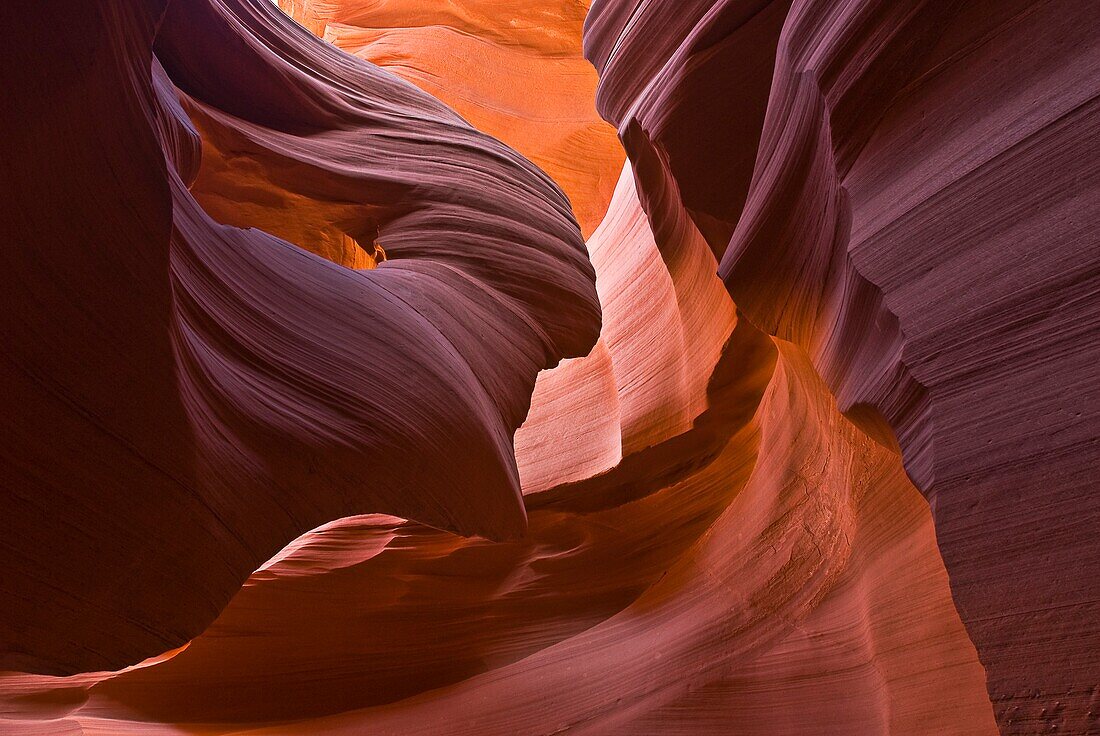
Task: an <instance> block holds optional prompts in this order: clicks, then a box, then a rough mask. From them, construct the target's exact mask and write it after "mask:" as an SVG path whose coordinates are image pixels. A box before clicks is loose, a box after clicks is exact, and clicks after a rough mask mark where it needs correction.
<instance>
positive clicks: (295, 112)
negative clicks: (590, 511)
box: [0, 0, 599, 674]
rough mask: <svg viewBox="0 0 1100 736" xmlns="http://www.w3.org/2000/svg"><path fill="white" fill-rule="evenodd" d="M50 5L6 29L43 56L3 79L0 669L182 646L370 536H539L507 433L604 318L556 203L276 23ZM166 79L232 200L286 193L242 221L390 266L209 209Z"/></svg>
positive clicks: (519, 171)
mask: <svg viewBox="0 0 1100 736" xmlns="http://www.w3.org/2000/svg"><path fill="white" fill-rule="evenodd" d="M44 12H46V13H47V16H46V17H39V18H36V19H34V20H33V21H32V20H30V19H28V18H10V19H9V18H5V21H8V20H10V23H9V24H8V25H7V26H6V27H8V28H12V29H16V30H18V31H19V33H16V34H15V35H17V36H18V39H16V40H15V43H16V48H15V51H16V52H17V54H20V53H21V54H22V55H23V58H22V61H21V63H18V64H13V65H10V68H8V69H6V70H5V73H4V74H5V88H6V89H8V90H9V91H10V94H11V96H12V98H13V100H18V102H14V103H13V104H15V105H16V107H15V108H14V109H12V110H10V111H8V112H7V113H6V114H5V115H4V120H5V131H4V135H3V136H2V137H3V138H4V141H5V146H6V150H5V152H4V162H5V167H6V168H7V169H8V174H7V175H5V177H4V182H5V192H4V195H5V196H4V202H5V210H4V212H5V214H4V221H5V236H6V237H7V238H9V246H8V247H6V248H5V249H4V252H5V254H6V255H5V258H6V259H7V261H6V264H5V265H6V268H5V269H4V273H5V276H4V278H5V293H6V294H7V300H8V303H9V304H10V307H11V308H10V309H8V310H5V316H4V317H3V320H4V322H3V324H4V327H3V333H4V346H5V348H4V354H5V360H4V366H5V367H4V377H3V381H4V383H5V385H6V386H8V387H9V391H11V394H10V395H11V396H12V397H13V400H11V401H8V402H6V406H5V412H4V421H5V423H6V426H7V427H8V429H7V431H6V432H5V435H6V437H7V439H8V441H6V442H5V443H4V448H3V453H4V456H3V458H4V459H3V463H4V467H5V473H4V476H5V486H6V487H5V492H4V493H3V495H2V499H3V500H2V503H3V509H2V510H0V516H3V518H4V519H5V535H6V536H7V538H9V539H13V540H17V544H12V545H5V546H4V548H3V550H4V551H3V555H4V556H3V559H2V560H0V569H3V570H4V580H3V590H4V597H5V599H6V600H8V601H10V605H7V606H6V610H5V613H4V616H3V617H2V619H0V621H2V624H0V626H2V628H0V643H2V644H0V651H2V658H0V666H2V667H4V668H8V669H24V670H27V671H36V672H44V673H49V674H65V673H71V672H75V671H82V670H92V669H111V668H117V667H120V666H123V665H126V664H130V663H133V662H135V661H137V660H140V659H142V658H143V657H146V656H150V655H154V654H157V653H159V652H161V651H164V650H165V649H168V648H171V647H174V646H179V645H180V644H183V643H185V642H186V641H188V640H189V639H191V638H192V637H193V636H195V635H196V634H198V633H199V632H201V631H202V630H203V629H204V628H205V627H206V625H207V624H208V623H209V622H210V621H211V620H213V618H214V617H215V616H216V615H217V613H218V611H219V610H220V609H221V608H223V607H224V606H225V604H226V603H227V602H228V600H229V598H230V597H231V596H232V594H233V593H234V592H236V590H237V589H238V587H239V586H240V584H241V583H242V582H243V580H244V579H245V578H246V577H247V576H248V575H249V574H250V573H251V572H252V571H253V570H255V569H256V568H257V567H258V566H259V565H260V563H262V562H263V561H264V560H265V559H267V558H269V557H271V556H272V555H273V554H274V553H275V552H277V551H278V550H279V549H280V548H282V547H283V546H284V545H285V544H286V543H287V542H289V541H290V540H292V539H293V538H294V537H296V536H298V535H300V534H301V533H303V532H305V531H308V530H309V529H311V528H313V527H316V526H318V525H319V524H321V523H323V522H325V521H329V520H331V519H334V518H339V517H342V516H347V515H348V514H353V513H363V512H385V513H395V514H400V515H402V516H404V517H407V518H415V519H418V520H420V521H423V522H426V523H429V524H432V525H436V526H439V527H441V528H447V529H453V530H456V531H460V532H464V533H480V534H485V535H487V536H491V537H501V538H503V537H510V536H516V535H518V534H520V533H522V531H523V528H524V525H525V521H524V511H523V506H522V503H520V501H519V483H518V474H517V470H516V466H515V460H514V456H513V450H512V433H513V432H514V430H515V428H516V427H517V426H518V425H519V424H520V423H521V422H522V421H523V418H524V416H525V415H526V414H527V409H528V402H529V399H530V393H531V388H532V386H533V383H534V379H535V375H536V373H537V372H538V370H539V369H540V368H545V367H549V366H551V365H553V364H554V363H556V362H557V360H558V359H559V358H560V357H562V356H565V355H579V354H584V353H586V352H587V351H588V349H589V347H590V346H591V345H592V343H593V342H594V341H595V338H596V328H597V326H598V324H599V311H598V304H597V302H596V294H595V290H594V289H593V276H592V270H591V266H590V265H589V263H588V260H587V258H586V257H585V255H584V250H583V245H582V242H581V240H580V236H579V233H578V231H577V226H576V224H575V222H574V221H573V219H572V217H571V214H570V211H569V207H568V203H567V202H566V201H565V198H564V197H563V196H562V195H561V193H560V190H558V189H557V187H555V186H554V185H553V184H552V183H551V182H550V180H549V179H547V178H546V177H545V175H544V174H542V173H541V172H540V171H539V170H538V169H536V168H535V167H533V166H532V165H531V164H529V163H527V162H526V161H525V160H524V159H522V158H521V157H519V156H518V155H516V154H515V153H513V152H512V151H510V150H509V149H507V148H506V147H504V146H503V145H501V144H499V143H497V142H496V141H494V140H493V139H491V138H489V137H487V136H485V135H483V134H480V133H478V132H476V131H474V130H473V129H471V128H469V127H468V126H467V125H466V124H465V123H463V122H462V121H461V120H460V119H459V118H458V117H457V116H456V115H454V113H452V112H451V111H449V110H448V109H447V108H445V107H444V106H443V105H441V104H440V103H438V102H436V101H434V100H433V99H432V98H430V97H428V96H427V95H425V94H423V93H421V92H419V91H418V90H416V89H415V88H413V87H411V86H410V85H408V84H406V83H404V82H401V81H400V80H397V79H396V78H394V77H392V76H391V75H388V74H386V73H384V72H381V71H379V70H377V69H375V68H373V67H370V66H368V65H366V64H363V63H356V62H354V61H353V60H351V59H349V58H348V57H346V56H344V55H342V54H340V53H339V52H338V51H336V50H335V49H333V48H332V47H331V46H329V45H327V44H325V43H324V42H322V41H321V40H319V39H316V38H315V37H313V36H311V35H309V34H308V33H307V32H305V31H304V30H303V29H301V28H300V27H298V26H297V25H295V24H294V23H293V22H291V21H290V20H289V19H287V18H286V17H285V16H284V15H282V14H281V13H279V11H278V10H277V9H276V8H274V7H272V6H270V5H269V4H267V3H263V2H258V1H257V2H243V1H242V2H234V1H232V0H227V1H226V2H218V1H217V0H210V2H199V3H171V4H170V5H169V6H168V8H167V9H166V10H165V9H164V8H158V7H152V6H147V5H145V4H143V3H139V2H131V3H125V4H122V5H118V4H116V3H89V4H87V7H86V8H84V9H83V10H82V11H81V13H82V15H81V16H80V17H79V18H76V19H71V18H68V17H63V16H64V15H65V12H67V9H66V10H65V11H63V9H62V8H61V7H60V6H59V5H58V6H57V7H53V6H49V7H47V8H46V10H45V11H44ZM49 13H55V14H56V18H54V20H56V21H57V22H56V23H54V22H49V21H50V20H51V18H53V16H50V15H49ZM77 21H79V22H77ZM53 26H62V27H64V29H65V30H64V31H63V32H61V33H60V34H54V32H53V31H50V30H48V29H49V28H51V27H53ZM51 34H53V35H51ZM47 36H48V38H47ZM154 43H155V54H156V55H155V60H154V56H153V50H154ZM77 49H81V50H84V49H86V51H82V53H88V54H90V55H91V60H92V62H91V63H89V64H88V65H86V66H82V67H81V68H80V69H75V70H74V69H72V68H71V59H72V55H73V53H74V51H75V50H77ZM51 54H52V55H51ZM32 58H33V59H34V60H35V61H34V63H32V62H31V59H32ZM161 65H163V68H164V69H165V70H166V71H167V76H166V75H165V73H164V72H163V71H161ZM176 88H178V89H179V90H181V92H182V93H183V94H185V95H186V98H187V100H188V104H189V106H190V107H192V108H194V109H197V110H199V111H200V112H201V114H202V116H203V121H204V127H205V128H206V129H213V130H214V131H215V133H214V136H212V137H214V138H215V139H216V140H217V142H218V143H221V142H222V141H226V140H228V141H230V142H231V145H229V146H228V147H226V148H224V149H221V150H222V151H223V152H224V153H225V157H226V158H227V159H231V160H232V161H233V165H234V166H235V167H239V168H240V169H242V170H244V172H245V175H243V176H242V177H241V178H239V179H238V180H237V181H238V182H239V183H240V184H241V187H242V188H248V187H249V185H250V184H252V183H254V181H255V180H256V178H263V179H264V180H265V181H267V182H269V184H268V185H267V186H265V187H263V188H260V187H259V186H255V187H251V188H248V191H247V195H245V196H243V197H241V198H240V199H241V201H242V202H244V203H246V206H245V207H242V210H243V212H241V213H238V214H239V219H247V214H248V213H249V212H250V210H248V209H247V203H248V202H261V203H263V204H259V205H257V206H256V211H260V212H267V211H268V210H269V209H271V208H273V207H275V206H276V205H273V204H272V203H273V202H274V203H277V202H279V200H280V199H281V198H286V199H288V200H291V201H294V202H296V203H298V202H301V200H302V199H306V200H308V202H307V203H305V204H300V205H299V206H298V207H296V208H295V207H288V208H287V210H288V211H289V212H290V215H289V216H293V215H294V213H295V212H297V211H301V210H306V211H311V212H314V213H317V214H318V215H319V216H325V215H332V214H333V213H334V212H335V211H337V210H338V211H339V212H340V217H339V218H338V219H335V220H334V221H330V224H331V226H334V227H338V228H340V229H341V230H342V231H343V232H344V233H346V234H347V235H349V236H350V237H352V238H354V239H355V240H356V241H358V242H360V243H364V244H365V243H372V242H377V243H378V244H379V245H381V246H382V247H383V248H384V251H385V253H386V254H387V257H388V260H387V261H386V262H385V263H383V264H381V265H380V266H379V267H378V268H377V269H374V270H359V271H355V270H351V269H348V268H345V267H343V266H339V265H335V264H332V263H329V262H328V261H325V260H323V259H321V258H318V257H316V256H314V255H312V254H310V253H308V252H307V251H304V250H302V249H301V248H300V247H296V246H295V245H292V244H290V243H288V242H286V241H282V240H279V239H277V238H274V237H272V236H270V235H268V234H267V233H265V232H263V231H261V230H257V229H244V230H240V229H237V228H234V227H227V226H223V225H220V224H218V223H217V222H215V221H214V220H213V219H211V218H210V216H209V215H208V214H207V213H206V211H205V210H203V209H202V207H200V206H199V205H198V204H197V203H196V201H195V200H194V199H193V198H192V196H191V195H190V193H189V192H188V191H187V188H186V184H187V182H189V181H191V180H192V179H193V178H194V176H195V173H196V167H197V166H198V165H199V164H200V152H199V150H198V136H197V135H196V134H195V132H194V130H193V129H192V128H191V126H190V123H189V121H188V118H187V116H186V115H185V114H184V113H183V111H182V109H181V108H180V106H179V104H178V103H177V102H176V98H175V95H176ZM82 108H84V109H87V110H89V111H91V113H90V114H84V113H82V112H81V109H82ZM58 140H60V143H59V144H58V145H54V142H55V141H58ZM215 145H217V143H216V144H215ZM257 172H259V176H258V177H257ZM303 192H304V193H303ZM229 196H232V193H230V195H229ZM296 198H297V199H296ZM265 205H266V206H265ZM235 224H238V225H243V224H247V223H245V222H237V223H235ZM255 224H258V225H260V226H265V227H266V226H269V225H270V224H271V221H270V219H269V218H260V219H259V221H258V222H257V223H255ZM271 229H273V230H277V228H271ZM32 244H38V245H32ZM302 245H303V246H306V247H310V246H315V243H314V242H312V241H308V242H303V243H302ZM375 252H377V251H375ZM32 553H33V556H31V555H32ZM51 591H52V592H51ZM47 600H48V601H51V605H50V606H49V607H48V608H46V609H45V610H43V605H42V603H43V601H47Z"/></svg>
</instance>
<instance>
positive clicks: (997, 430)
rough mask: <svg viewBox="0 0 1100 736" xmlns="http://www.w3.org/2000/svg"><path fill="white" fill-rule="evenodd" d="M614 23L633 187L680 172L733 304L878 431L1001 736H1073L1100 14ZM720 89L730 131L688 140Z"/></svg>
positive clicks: (1097, 670) (1093, 659) (592, 34)
mask: <svg viewBox="0 0 1100 736" xmlns="http://www.w3.org/2000/svg"><path fill="white" fill-rule="evenodd" d="M625 5H626V4H624V3H615V2H597V3H596V6H595V7H594V8H593V11H592V14H591V15H590V20H589V28H588V31H589V33H588V37H587V38H588V42H589V47H588V52H589V55H590V58H592V59H593V61H594V63H596V65H597V66H598V67H599V68H600V69H601V79H602V87H601V90H600V95H599V100H600V103H601V110H603V111H604V113H605V114H606V115H607V116H608V117H609V119H612V120H613V121H614V122H615V123H616V124H617V125H619V127H620V130H621V131H623V133H624V142H625V144H626V146H627V149H628V153H629V155H630V156H631V158H633V159H635V160H656V161H659V162H660V166H658V167H655V169H656V171H655V172H654V173H653V174H651V175H650V176H649V178H648V179H646V176H645V174H643V175H642V178H643V182H642V185H641V186H642V189H643V190H645V189H646V188H650V189H653V190H655V191H659V190H661V189H663V188H665V187H666V186H667V185H666V183H665V179H667V178H672V179H673V180H675V182H676V185H677V186H678V187H679V189H680V191H681V192H682V193H683V202H684V204H685V206H686V207H687V208H688V210H689V212H691V213H692V216H693V217H694V218H695V220H696V223H697V224H698V226H699V227H700V228H701V229H702V230H703V231H704V232H706V233H707V234H708V235H709V237H710V241H711V244H712V246H713V247H714V249H715V251H716V252H717V253H720V254H724V255H723V257H722V267H721V274H722V276H723V278H724V280H725V281H726V284H727V286H728V287H729V289H730V293H731V294H732V296H733V298H734V299H735V300H736V302H737V304H738V307H739V308H740V309H742V310H744V313H745V314H746V315H747V316H748V317H749V318H750V319H751V320H752V321H753V322H754V323H755V324H756V325H758V326H760V327H761V328H763V329H765V330H767V331H769V332H771V333H772V334H775V335H777V336H779V337H782V338H784V339H788V340H792V341H794V342H796V343H797V344H799V345H800V346H802V347H803V348H804V349H805V350H806V351H807V352H808V354H809V355H810V356H811V357H812V360H813V362H814V365H815V367H816V369H817V370H818V371H819V373H820V374H821V375H822V376H823V377H824V378H825V380H826V382H827V383H828V385H829V386H830V389H831V390H832V391H833V393H834V394H835V395H836V396H837V397H838V399H839V403H840V406H841V408H842V409H843V410H844V411H845V412H846V413H847V414H848V416H850V417H851V418H853V419H854V420H856V421H857V422H858V423H860V425H861V426H863V427H864V428H865V429H866V430H867V431H868V432H870V433H871V434H872V435H874V436H876V437H877V438H879V439H880V441H882V442H883V443H885V444H887V445H892V444H893V441H894V440H893V435H894V433H896V436H897V439H898V441H899V442H900V449H901V452H902V454H903V457H904V458H905V464H906V468H907V470H908V472H909V474H910V476H911V477H912V478H913V479H914V480H915V481H916V483H917V484H918V486H919V487H920V488H921V490H922V491H923V492H924V494H925V495H926V496H927V497H928V499H929V501H930V502H931V505H932V509H933V513H934V517H935V520H936V525H937V535H938V540H939V544H940V548H941V550H942V551H943V554H944V558H945V560H946V562H947V566H948V570H949V571H950V573H951V578H952V583H953V585H952V587H953V593H954V596H955V600H956V602H957V603H958V605H959V608H960V611H961V612H962V613H963V619H964V621H965V622H966V624H967V627H968V630H969V632H970V634H971V636H972V637H973V638H974V640H975V643H976V644H977V646H978V653H979V656H980V657H981V658H982V661H983V663H984V664H985V665H986V670H987V673H988V675H989V693H990V697H991V699H992V700H993V702H994V704H995V707H996V711H997V716H998V721H999V724H1000V726H1001V729H1002V731H1004V732H1005V733H1038V732H1044V733H1047V732H1052V731H1058V732H1068V733H1085V732H1086V731H1089V732H1091V730H1090V729H1094V728H1096V727H1097V723H1098V721H1097V718H1098V717H1100V716H1098V715H1097V714H1098V713H1100V710H1098V709H1097V707H1096V706H1097V697H1098V695H1097V693H1098V692H1100V690H1098V687H1100V656H1098V655H1097V654H1096V652H1098V651H1100V647H1098V644H1100V639H1098V638H1097V637H1100V628H1098V627H1097V626H1096V625H1095V622H1096V620H1097V618H1098V612H1100V611H1098V606H1100V598H1098V596H1097V588H1096V585H1095V582H1094V581H1095V580H1097V579H1100V544H1097V541H1096V535H1095V528H1096V526H1097V522H1098V520H1100V516H1098V514H1100V505H1097V504H1096V503H1094V502H1092V501H1091V500H1089V493H1088V491H1087V490H1086V489H1087V488H1088V487H1089V485H1090V481H1089V479H1088V477H1087V472H1088V471H1087V469H1088V468H1090V467H1095V466H1096V464H1097V462H1098V461H1100V455H1098V446H1097V444H1096V442H1095V435H1096V428H1097V425H1098V422H1100V415H1098V414H1097V406H1100V403H1098V401H1097V399H1098V398H1100V379H1098V378H1097V375H1096V372H1095V371H1090V370H1089V369H1088V367H1087V366H1090V365H1091V364H1092V363H1093V362H1095V360H1096V355H1097V351H1098V350H1100V343H1098V342H1097V341H1096V340H1095V339H1091V338H1089V337H1087V335H1088V333H1090V332H1095V329H1096V325H1097V324H1098V321H1100V300H1098V299H1097V298H1096V295H1097V283H1098V282H1097V281H1096V275H1097V273H1098V271H1097V266H1098V265H1100V249H1098V248H1096V231H1095V228H1094V226H1093V224H1092V222H1091V219H1092V218H1090V217H1088V216H1081V215H1082V213H1085V212H1095V211H1096V209H1097V204H1098V201H1100V199H1098V198H1100V186H1098V185H1100V179H1098V176H1097V174H1098V168H1097V166H1096V162H1097V160H1098V158H1100V156H1098V154H1100V151H1098V149H1097V145H1096V140H1097V138H1096V136H1095V135H1094V134H1093V129H1094V128H1095V126H1096V124H1097V120H1098V119H1100V118H1098V116H1097V114H1096V110H1097V108H1096V102H1097V95H1098V92H1100V76H1098V74H1097V71H1098V69H1100V66H1098V65H1100V48H1098V47H1097V44H1096V34H1095V29H1096V28H1097V27H1098V23H1100V13H1098V11H1097V9H1096V7H1095V6H1094V5H1093V4H1091V3H1080V2H1046V3H1038V4H1035V3H1026V2H1008V3H998V4H996V5H995V6H994V5H991V4H976V5H973V6H972V7H969V8H962V7H958V6H955V5H954V4H951V3H935V2H902V3H895V2H889V3H888V2H873V1H870V0H868V1H865V2H850V3H840V4H837V3H830V2H801V3H793V4H792V3H785V2H771V3H764V2H761V3H741V2H719V3H709V2H708V3H697V4H695V5H698V8H697V9H696V8H695V5H692V11H691V12H687V11H686V9H685V8H683V7H682V4H681V3H671V2H666V3H651V4H649V5H647V7H646V8H645V10H644V11H643V12H641V13H639V14H634V15H631V16H629V17H627V16H626V15H625ZM689 5H691V4H689ZM657 25H659V26H660V27H662V28H666V29H667V28H672V29H673V30H674V31H675V32H674V33H668V34H662V35H661V38H662V44H661V45H659V46H658V47H657V49H654V47H653V43H652V40H651V39H652V37H653V35H655V34H653V33H652V32H651V31H650V30H648V29H651V28H652V27H655V26H657ZM750 52H756V53H754V60H755V64H752V65H748V66H745V65H733V64H731V63H730V60H731V59H733V58H735V57H736V55H737V54H745V53H750ZM639 58H641V59H644V63H639V61H638V60H639ZM731 91H736V93H737V95H736V99H737V100H738V101H739V103H740V104H742V105H743V110H744V111H745V114H744V115H743V117H741V119H740V120H739V122H738V123H737V125H739V126H743V132H744V135H742V136H731V135H728V131H727V130H725V129H719V128H716V127H714V126H711V127H710V128H709V129H708V128H706V127H705V126H704V123H705V122H707V121H710V120H713V119H714V118H713V116H714V115H715V114H720V111H721V109H722V105H724V104H729V103H728V102H725V100H726V99H728V98H727V95H729V94H730V92H731ZM687 131H693V132H694V133H695V134H694V135H686V134H685V133H686V132H687ZM718 192H721V193H722V199H721V200H720V201H716V200H715V199H714V198H715V196H716V194H717V193H718ZM727 195H728V196H727ZM708 197H710V199H708ZM650 214H651V216H656V217H658V218H660V217H661V215H660V213H653V212H651V213H650ZM880 417H881V418H885V420H886V422H887V423H888V424H889V425H890V429H887V428H885V427H884V426H883V423H882V419H881V418H880ZM891 430H892V432H891Z"/></svg>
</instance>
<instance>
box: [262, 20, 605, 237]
mask: <svg viewBox="0 0 1100 736" xmlns="http://www.w3.org/2000/svg"><path fill="white" fill-rule="evenodd" d="M589 2H590V0H536V1H535V2H531V0H449V1H448V2H424V0H383V1H382V2H379V1H378V0H336V1H333V0H280V2H279V5H280V6H281V7H282V8H283V9H284V10H285V11H286V12H287V13H288V14H289V15H290V16H291V17H292V18H294V19H295V20H297V21H298V22H299V23H301V24H302V25H303V26H306V27H307V28H309V29H310V30H312V31H313V32H314V33H316V34H317V35H319V36H322V37H323V38H325V39H326V40H328V41H331V42H332V43H333V44H334V45H335V46H336V47H337V48H339V49H342V50H344V51H346V52H348V53H349V54H352V55H354V56H358V57H359V58H362V59H366V60H367V61H370V62H372V63H374V64H377V65H378V66H380V67H382V68H383V69H386V70H388V71H391V72H393V73H394V74H396V75H397V76H399V77H401V78H402V79H406V80H408V81H410V82H412V83H413V84H415V85H416V86H418V87H420V88H421V89H423V90H425V91H426V92H428V93H430V94H431V95H433V96H435V97H437V98H439V99H440V100H442V101H443V102H445V103H447V104H448V105H449V106H450V107H452V108H453V109H454V110H455V111H456V112H457V113H458V114H459V115H461V116H462V117H463V118H465V119H466V120H468V121H469V122H470V124H471V125H473V126H474V127H475V128H477V129H478V130H481V131H484V132H486V133H488V134H489V135H491V136H494V137H496V138H499V139H500V140H502V141H505V142H507V143H508V145H510V146H511V147H512V148H514V149H515V150H517V151H519V152H520V153H522V154H523V155H524V156H526V157H527V158H528V159H530V160H531V161H532V162H533V163H535V164H536V165H537V166H538V167H539V168H541V169H542V170H543V171H545V172H546V173H547V174H549V175H550V177H551V178H553V179H554V181H555V182H557V184H558V185H559V186H560V187H561V188H562V191H564V192H565V194H566V195H567V196H568V197H569V201H570V203H571V204H572V206H573V212H574V214H575V215H576V218H577V222H578V223H579V224H580V226H581V232H582V233H583V234H584V235H585V236H586V237H587V236H588V235H590V234H591V233H592V231H593V230H595V229H596V227H597V226H598V225H599V224H600V221H601V220H602V219H603V216H604V212H605V210H606V209H607V205H608V202H609V201H610V198H611V193H612V191H613V190H614V188H615V182H616V180H617V178H618V174H619V171H620V169H621V168H622V164H623V158H624V155H623V150H622V147H621V146H620V145H619V144H618V141H617V139H616V136H615V129H614V128H613V127H612V126H610V125H608V124H607V123H606V122H605V121H604V120H603V119H601V118H600V116H599V115H598V114H597V112H596V109H595V108H594V107H593V106H592V97H593V95H594V94H595V91H596V85H597V82H598V79H597V77H596V71H595V69H593V68H592V65H591V64H589V63H588V61H586V60H585V58H584V55H583V53H582V49H581V28H582V26H583V24H584V18H585V14H586V13H587V11H588V5H589Z"/></svg>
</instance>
